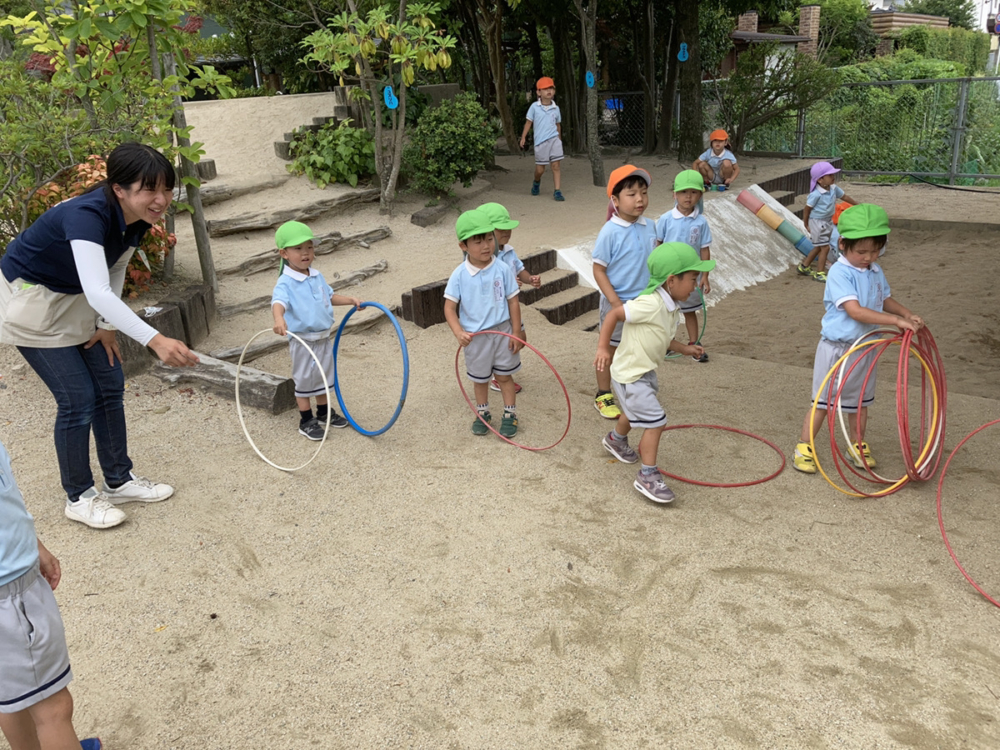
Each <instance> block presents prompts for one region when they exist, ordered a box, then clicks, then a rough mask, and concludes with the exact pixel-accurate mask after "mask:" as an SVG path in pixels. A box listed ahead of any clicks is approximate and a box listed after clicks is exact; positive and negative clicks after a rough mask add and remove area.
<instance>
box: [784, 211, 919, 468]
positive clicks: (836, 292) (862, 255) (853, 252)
mask: <svg viewBox="0 0 1000 750" xmlns="http://www.w3.org/2000/svg"><path fill="white" fill-rule="evenodd" d="M888 234H889V217H888V216H887V215H886V213H885V211H884V210H883V209H881V208H879V207H878V206H874V205H872V204H870V203H861V204H858V205H856V206H852V207H851V208H849V209H847V210H846V211H844V213H843V214H841V215H840V235H841V239H840V257H839V258H838V259H837V262H836V263H834V264H833V268H831V269H830V274H829V278H828V279H827V282H826V290H825V291H824V292H823V305H824V306H825V307H826V314H825V315H823V330H822V332H821V334H820V336H821V338H820V340H819V344H818V345H817V347H816V359H815V361H814V363H813V388H812V393H813V400H814V401H815V400H816V396H817V394H818V393H819V389H820V386H821V385H822V384H823V379H824V378H826V376H827V373H829V372H830V370H831V369H832V368H833V366H834V365H835V364H836V363H837V360H839V359H840V358H841V357H842V356H843V355H844V353H845V352H846V351H847V350H848V349H850V348H851V346H852V344H853V343H854V342H855V341H856V340H857V339H858V338H860V337H861V336H862V335H864V334H865V333H868V332H869V331H873V330H874V329H875V328H877V327H879V326H896V327H897V328H902V329H904V330H907V331H914V332H916V331H919V330H920V329H921V328H922V327H923V325H924V321H923V320H921V319H920V318H919V317H918V316H916V315H914V314H913V313H912V312H910V311H909V310H907V309H906V308H905V307H903V305H901V304H900V303H899V302H897V301H896V300H895V299H893V298H892V297H890V296H889V282H888V281H887V280H886V278H885V274H884V273H883V272H882V269H881V267H880V266H879V265H878V264H877V263H876V262H875V261H876V260H878V257H879V252H880V251H881V250H882V248H883V247H884V246H885V240H886V236H887V235H888ZM870 356H871V348H869V349H868V350H867V351H866V350H861V351H858V352H855V353H854V354H852V355H851V356H850V357H849V358H848V360H847V362H846V363H845V365H844V366H845V367H848V368H849V367H851V365H853V364H854V362H856V361H857V360H858V359H863V358H870ZM870 364H871V362H870V359H869V360H868V362H862V363H860V364H858V365H856V366H855V367H854V369H853V370H852V371H851V375H850V377H849V378H847V380H846V382H845V383H844V384H843V389H842V390H841V392H840V404H841V408H843V410H844V411H845V412H847V414H848V420H849V421H850V429H851V436H852V437H853V438H855V439H856V440H857V442H855V443H854V444H853V445H852V446H851V448H850V450H849V452H850V454H851V461H852V463H853V464H854V465H855V466H857V467H858V468H859V469H863V468H864V467H865V463H866V462H867V464H868V466H869V467H872V468H874V467H875V465H876V464H875V459H874V458H873V457H872V453H871V450H870V449H869V447H868V443H866V442H865V427H866V425H867V421H868V407H869V406H870V405H871V404H872V402H873V401H874V400H875V375H876V371H872V374H871V376H870V377H869V378H868V383H867V385H866V387H865V391H864V393H862V392H861V386H862V385H863V384H864V381H865V377H866V376H867V374H868V366H869V365H870ZM829 386H830V383H829V382H827V388H829ZM824 390H825V389H824ZM828 408H829V407H828V404H827V394H826V393H823V394H819V401H818V402H817V405H816V411H815V418H813V417H812V414H813V412H812V410H811V409H810V411H809V412H807V413H806V418H805V423H804V424H803V425H802V435H801V437H800V442H799V443H798V445H796V446H795V458H794V459H793V462H792V465H793V466H794V467H795V468H796V469H798V470H799V471H801V472H805V473H806V474H815V473H816V460H815V456H814V455H813V452H812V448H811V447H810V445H809V443H810V441H811V440H812V439H813V438H814V437H815V435H816V433H817V432H818V431H819V428H820V427H821V426H822V425H823V420H824V419H825V418H826V411H827V409H828ZM862 454H863V455H864V461H862Z"/></svg>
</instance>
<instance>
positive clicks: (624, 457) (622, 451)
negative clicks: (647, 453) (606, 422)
mask: <svg viewBox="0 0 1000 750" xmlns="http://www.w3.org/2000/svg"><path fill="white" fill-rule="evenodd" d="M601 445H603V446H604V450H606V451H607V452H608V453H610V454H611V455H612V456H614V457H615V458H617V459H618V460H619V461H621V462H622V463H623V464H634V463H635V462H636V461H638V460H639V454H638V453H636V452H635V450H634V449H633V448H632V446H631V445H629V444H628V439H627V438H626V439H625V440H615V439H614V438H613V437H612V436H611V433H610V432H609V433H608V434H607V435H605V436H604V439H603V440H602V441H601Z"/></svg>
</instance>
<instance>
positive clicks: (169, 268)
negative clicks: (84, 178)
mask: <svg viewBox="0 0 1000 750" xmlns="http://www.w3.org/2000/svg"><path fill="white" fill-rule="evenodd" d="M153 26H154V24H152V23H148V24H146V44H147V45H148V46H149V63H150V66H151V67H152V70H153V78H155V79H156V80H157V81H163V68H162V66H161V65H160V53H159V52H158V51H157V49H156V33H155V31H154V29H153ZM167 140H168V142H169V143H170V144H171V145H173V143H174V134H173V132H171V131H167ZM174 215H175V209H174V206H173V205H171V206H170V208H169V210H168V211H167V215H166V217H165V219H164V226H165V228H166V230H167V234H168V235H171V234H173V233H174V229H175V228H176V227H175V225H174V224H175V222H174ZM176 257H177V254H176V253H175V252H174V248H169V249H168V250H167V252H166V254H165V256H164V258H163V280H164V281H170V280H172V279H173V278H174V261H175V259H176Z"/></svg>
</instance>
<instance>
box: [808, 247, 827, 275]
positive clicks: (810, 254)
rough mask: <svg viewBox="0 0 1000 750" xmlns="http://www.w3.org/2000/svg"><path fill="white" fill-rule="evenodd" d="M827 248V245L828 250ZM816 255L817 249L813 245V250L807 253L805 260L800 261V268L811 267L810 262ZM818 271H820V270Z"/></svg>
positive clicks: (817, 253)
mask: <svg viewBox="0 0 1000 750" xmlns="http://www.w3.org/2000/svg"><path fill="white" fill-rule="evenodd" d="M829 247H830V246H829V245H827V248H829ZM817 255H819V248H818V247H816V246H815V245H814V246H813V249H812V250H810V251H809V255H807V256H806V259H805V260H804V261H802V267H803V268H809V266H811V265H812V262H813V261H814V260H816V256H817ZM820 270H822V269H820Z"/></svg>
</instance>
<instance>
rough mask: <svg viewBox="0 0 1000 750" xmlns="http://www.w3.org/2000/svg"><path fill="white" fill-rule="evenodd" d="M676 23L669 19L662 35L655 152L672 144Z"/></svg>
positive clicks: (663, 149) (675, 82)
mask: <svg viewBox="0 0 1000 750" xmlns="http://www.w3.org/2000/svg"><path fill="white" fill-rule="evenodd" d="M676 32H677V25H676V24H675V23H674V22H673V21H671V22H670V31H669V32H667V35H666V36H665V37H664V42H663V44H664V48H665V49H664V54H663V58H664V66H665V67H666V73H665V75H664V81H665V82H664V84H663V90H662V91H661V92H660V131H659V135H658V136H657V138H656V153H658V154H666V153H667V152H669V151H670V149H671V146H672V145H673V136H674V99H675V98H676V96H677V62H678V61H677V44H676V41H677V36H676Z"/></svg>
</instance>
